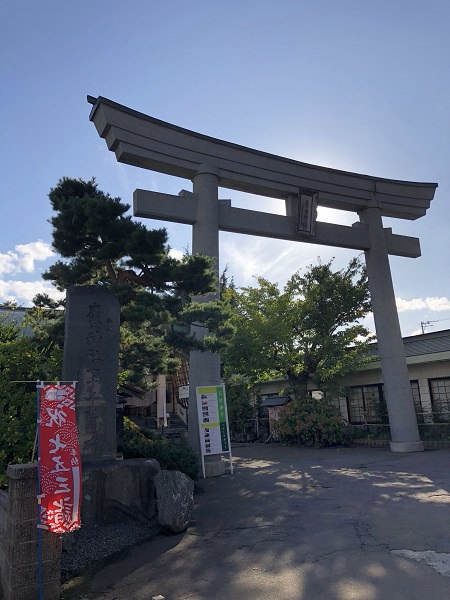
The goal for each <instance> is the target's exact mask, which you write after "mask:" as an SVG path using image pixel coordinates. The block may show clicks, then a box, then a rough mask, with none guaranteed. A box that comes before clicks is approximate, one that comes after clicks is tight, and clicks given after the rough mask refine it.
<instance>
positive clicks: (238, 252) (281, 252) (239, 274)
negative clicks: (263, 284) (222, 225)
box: [220, 233, 355, 286]
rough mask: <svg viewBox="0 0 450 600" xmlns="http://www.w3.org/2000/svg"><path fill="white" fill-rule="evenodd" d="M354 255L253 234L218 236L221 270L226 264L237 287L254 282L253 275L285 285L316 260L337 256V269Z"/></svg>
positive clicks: (337, 249)
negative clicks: (294, 275)
mask: <svg viewBox="0 0 450 600" xmlns="http://www.w3.org/2000/svg"><path fill="white" fill-rule="evenodd" d="M354 254H355V253H354V252H353V251H351V250H343V249H340V248H328V247H326V246H317V245H314V244H305V243H299V242H288V241H283V240H272V239H267V238H260V237H256V236H244V235H239V236H238V235H237V234H230V233H222V234H221V238H220V269H221V270H223V269H224V268H225V267H228V275H229V277H233V279H234V282H235V284H236V285H237V286H248V285H254V284H255V277H265V278H266V279H268V280H269V281H271V282H273V283H278V284H280V285H284V284H285V283H286V281H287V280H288V279H289V278H290V277H291V276H292V275H293V274H294V273H296V272H297V271H299V270H305V269H307V268H308V267H309V266H310V265H314V264H317V263H318V261H319V260H321V261H322V262H327V261H329V260H331V259H332V258H333V257H336V260H335V262H334V267H335V268H336V269H340V268H342V267H344V266H345V265H347V264H348V262H349V260H350V258H351V257H352V256H354Z"/></svg>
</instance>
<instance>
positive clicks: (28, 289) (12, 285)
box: [0, 280, 64, 306]
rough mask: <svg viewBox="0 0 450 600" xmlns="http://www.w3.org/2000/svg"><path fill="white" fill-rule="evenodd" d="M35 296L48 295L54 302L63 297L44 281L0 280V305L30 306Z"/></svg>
mask: <svg viewBox="0 0 450 600" xmlns="http://www.w3.org/2000/svg"><path fill="white" fill-rule="evenodd" d="M36 294H48V295H49V296H50V298H53V299H54V300H60V299H61V298H63V297H64V294H63V293H62V292H59V291H58V290H57V289H56V288H55V287H53V286H52V285H51V284H50V283H47V282H44V281H12V280H9V281H4V280H0V304H3V303H5V302H15V303H16V304H18V305H19V306H31V305H32V304H33V298H34V297H35V296H36Z"/></svg>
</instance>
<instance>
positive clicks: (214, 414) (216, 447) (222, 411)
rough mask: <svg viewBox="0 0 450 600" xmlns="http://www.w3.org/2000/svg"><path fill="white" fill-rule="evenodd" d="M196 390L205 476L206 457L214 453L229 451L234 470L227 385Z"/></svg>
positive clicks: (203, 387)
mask: <svg viewBox="0 0 450 600" xmlns="http://www.w3.org/2000/svg"><path fill="white" fill-rule="evenodd" d="M195 390H196V398H197V413H198V423H199V433H200V448H201V454H202V467H203V477H205V463H204V457H205V456H212V455H213V454H223V453H225V452H226V453H228V454H229V456H230V465H231V472H233V463H232V458H231V444H230V432H229V429H228V414H227V403H226V398H225V386H224V385H223V384H222V385H214V386H199V387H197V388H195Z"/></svg>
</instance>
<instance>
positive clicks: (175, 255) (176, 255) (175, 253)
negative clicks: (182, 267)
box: [169, 248, 185, 260]
mask: <svg viewBox="0 0 450 600" xmlns="http://www.w3.org/2000/svg"><path fill="white" fill-rule="evenodd" d="M184 254H185V253H184V252H181V250H176V249H175V248H171V249H170V250H169V256H170V257H171V258H176V259H177V260H181V259H182V258H183V256H184Z"/></svg>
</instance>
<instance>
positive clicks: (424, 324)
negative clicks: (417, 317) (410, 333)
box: [420, 319, 450, 333]
mask: <svg viewBox="0 0 450 600" xmlns="http://www.w3.org/2000/svg"><path fill="white" fill-rule="evenodd" d="M440 321H450V319H436V321H420V327H421V328H422V333H425V327H434V325H433V324H432V323H439V322H440Z"/></svg>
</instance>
